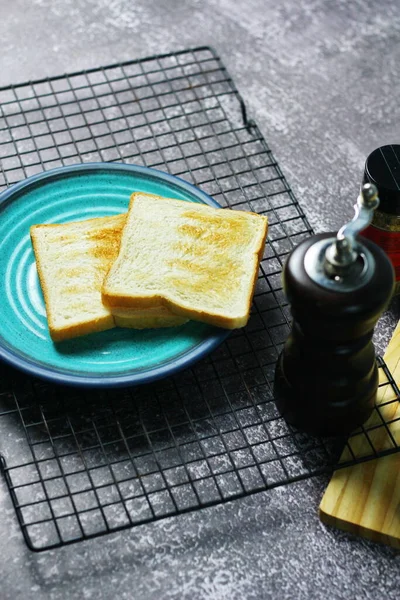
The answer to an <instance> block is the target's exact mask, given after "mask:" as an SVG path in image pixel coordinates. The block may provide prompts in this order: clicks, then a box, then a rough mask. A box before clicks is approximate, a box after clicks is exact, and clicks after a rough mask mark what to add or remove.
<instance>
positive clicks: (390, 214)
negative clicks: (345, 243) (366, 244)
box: [362, 144, 400, 294]
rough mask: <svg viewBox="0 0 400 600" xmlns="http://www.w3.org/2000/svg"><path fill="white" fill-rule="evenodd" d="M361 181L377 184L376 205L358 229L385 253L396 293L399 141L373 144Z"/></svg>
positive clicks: (399, 287)
mask: <svg viewBox="0 0 400 600" xmlns="http://www.w3.org/2000/svg"><path fill="white" fill-rule="evenodd" d="M363 183H373V184H375V185H376V187H377V188H378V194H379V201H380V202H379V207H378V209H377V210H376V211H375V213H374V217H373V220H372V223H371V224H370V225H369V226H368V227H367V229H365V230H364V231H363V233H362V235H364V236H365V237H366V238H368V239H370V240H372V241H373V242H375V243H376V244H378V245H379V246H380V247H381V248H382V250H384V251H385V252H386V254H387V255H388V256H389V258H390V260H391V262H392V265H393V268H394V271H395V277H396V293H397V294H398V293H400V145H397V144H391V145H388V146H381V147H380V148H377V149H376V150H374V151H373V152H371V154H370V155H369V156H368V158H367V160H366V163H365V170H364V180H363Z"/></svg>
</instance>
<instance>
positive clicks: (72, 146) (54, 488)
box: [0, 47, 399, 550]
mask: <svg viewBox="0 0 400 600" xmlns="http://www.w3.org/2000/svg"><path fill="white" fill-rule="evenodd" d="M95 161H119V162H121V161H122V162H126V163H134V164H139V165H145V166H148V167H157V168H160V169H162V170H165V171H168V172H170V173H172V174H174V175H178V176H180V177H183V178H184V179H186V180H187V181H189V182H191V183H193V184H194V185H196V186H199V187H201V188H202V189H203V190H204V191H205V192H207V193H209V194H210V195H212V196H213V197H214V198H215V199H216V200H217V201H218V202H219V203H220V204H221V205H222V206H224V207H230V208H236V209H239V210H252V211H255V212H259V213H262V214H265V215H267V216H268V220H269V235H268V241H267V244H266V247H265V252H264V256H263V259H262V261H261V268H260V273H259V278H258V283H257V288H256V293H255V297H254V305H253V308H252V314H251V318H250V322H249V324H248V326H247V327H246V328H245V329H244V330H240V331H237V332H235V333H233V334H232V335H231V336H230V337H229V339H228V340H227V341H226V342H225V343H224V344H223V345H222V346H221V347H219V348H218V349H217V350H216V351H214V352H213V353H212V355H210V356H209V357H207V358H206V359H204V360H202V361H201V362H200V363H198V364H196V365H195V366H194V367H192V368H190V369H188V370H186V371H184V372H182V373H180V374H178V375H175V376H173V377H170V378H169V379H165V380H162V381H159V382H156V383H153V384H150V385H146V386H142V387H137V388H130V389H125V390H108V391H104V390H102V391H88V390H86V391H80V390H77V389H72V388H67V387H65V388H64V387H60V386H55V385H51V384H49V383H46V382H43V381H40V380H38V379H35V378H32V377H28V376H22V377H21V375H20V374H19V373H17V372H16V371H14V370H13V369H12V368H10V367H8V366H6V365H1V366H0V374H1V383H0V417H1V418H0V435H1V437H0V439H1V444H0V449H1V452H2V459H1V465H2V470H3V473H4V476H5V479H6V482H7V486H8V489H9V491H10V494H11V498H12V501H13V504H14V507H15V509H16V514H17V518H18V520H19V523H20V526H21V529H22V532H23V535H24V537H25V540H26V542H27V544H28V546H29V547H30V548H31V549H32V550H45V549H49V548H54V547H58V546H61V545H64V544H69V543H72V542H76V541H79V540H83V539H87V538H90V537H95V536H98V535H102V534H105V533H109V532H111V531H117V530H120V529H124V528H128V527H132V526H134V525H139V524H142V523H146V522H150V521H155V520H158V519H161V518H165V517H167V516H172V515H177V514H181V513H185V512H188V511H192V510H195V509H199V508H202V507H206V506H212V505H216V504H219V503H222V502H227V501H230V500H233V499H235V498H240V497H243V496H246V495H249V494H252V493H255V492H258V491H262V490H266V489H268V488H272V487H275V486H278V485H282V484H286V483H289V482H293V481H296V480H299V479H304V478H306V477H310V476H312V475H315V474H318V473H322V472H326V471H328V470H330V469H332V467H333V465H334V464H335V463H336V461H337V460H338V457H339V456H340V452H341V450H342V449H343V447H344V446H345V441H344V440H325V439H318V438H312V437H310V436H306V435H304V434H302V433H301V432H298V431H296V430H294V429H293V428H291V427H290V426H288V425H287V424H286V423H285V421H284V420H283V419H282V418H281V417H280V416H279V414H278V412H277V410H276V407H275V403H274V400H273V388H272V381H273V375H274V369H275V363H276V360H277V357H278V355H279V352H280V350H281V349H282V345H283V343H284V341H285V339H286V337H287V335H288V331H289V325H290V314H289V309H288V305H287V303H286V301H285V298H284V296H283V292H282V286H281V269H282V264H283V261H284V260H285V258H286V256H287V255H288V253H289V252H290V250H291V249H292V248H293V247H294V246H295V245H296V244H297V243H299V242H300V241H301V240H302V239H304V238H305V237H306V236H309V235H310V234H311V233H312V230H311V228H310V225H309V224H308V222H307V219H306V218H305V216H304V214H303V212H302V210H301V208H300V206H299V204H298V203H297V201H296V199H295V198H294V196H293V193H292V191H291V190H290V188H289V186H288V184H287V182H286V180H285V178H284V176H283V175H282V172H281V170H280V168H279V166H278V164H277V162H276V160H275V159H274V157H273V155H272V153H271V151H270V149H269V148H268V146H267V144H266V142H265V140H264V138H263V136H262V135H261V132H260V130H259V129H258V127H257V125H256V124H255V123H254V121H250V120H248V118H247V114H246V108H245V105H244V102H243V100H242V99H241V97H240V95H239V93H238V91H237V90H236V88H235V86H234V83H233V81H232V78H231V77H230V75H229V74H228V72H227V70H226V68H225V67H224V65H223V64H222V62H221V60H220V59H219V57H218V55H217V54H216V52H215V51H214V50H213V49H211V48H208V47H201V48H194V49H190V50H183V51H180V52H175V53H171V54H168V55H162V56H161V55H160V56H153V57H150V58H145V59H141V60H134V61H130V62H126V63H120V64H117V65H111V66H107V67H102V68H98V69H89V70H86V71H81V72H79V73H72V74H68V75H63V76H59V77H53V78H46V79H42V80H39V81H34V82H28V83H23V84H18V85H13V86H8V87H4V88H0V191H1V189H4V188H6V187H7V186H9V185H12V184H13V183H15V182H17V181H20V180H21V179H23V178H26V177H28V176H30V175H33V174H35V173H38V172H41V171H43V170H48V169H51V168H54V167H59V166H62V165H68V164H73V163H78V162H95ZM380 367H381V368H380V371H381V376H382V377H381V380H382V383H381V385H382V386H384V387H386V388H387V389H388V390H390V394H388V395H387V396H388V398H389V399H388V400H387V402H386V405H387V404H388V403H396V402H397V396H398V389H397V387H396V384H395V382H394V381H393V378H392V376H391V374H390V373H389V371H388V370H387V368H386V366H385V365H384V363H383V361H380ZM376 411H377V415H378V417H379V418H378V417H377V419H375V421H374V423H373V425H371V427H370V430H368V429H366V428H364V429H362V430H360V431H359V432H357V433H356V434H355V436H356V438H355V439H357V440H358V442H359V439H360V436H361V437H362V440H363V442H364V446H365V444H366V445H367V450H365V449H364V452H363V453H362V454H360V452H358V453H356V452H355V451H354V450H353V448H352V444H351V440H350V441H349V442H348V443H347V445H346V451H347V455H346V454H344V455H343V457H344V458H343V461H342V465H344V464H352V463H354V462H355V461H358V460H367V459H369V458H372V457H375V456H378V455H381V454H384V453H391V452H395V451H397V450H398V449H399V448H398V445H397V443H396V439H395V438H394V437H393V436H391V438H390V436H389V434H390V431H389V427H388V426H389V423H388V419H385V418H384V417H383V416H382V415H381V413H380V412H379V411H380V407H377V408H376ZM382 431H384V432H385V436H386V438H388V439H389V438H390V439H389V442H388V443H387V444H386V445H385V447H384V449H383V450H382V448H381V446H379V448H378V447H377V444H376V443H375V441H376V439H377V438H376V435H377V433H379V435H380V436H381V434H382ZM357 436H358V437H357ZM374 436H375V437H374Z"/></svg>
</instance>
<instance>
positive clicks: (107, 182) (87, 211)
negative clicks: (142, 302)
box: [0, 163, 229, 387]
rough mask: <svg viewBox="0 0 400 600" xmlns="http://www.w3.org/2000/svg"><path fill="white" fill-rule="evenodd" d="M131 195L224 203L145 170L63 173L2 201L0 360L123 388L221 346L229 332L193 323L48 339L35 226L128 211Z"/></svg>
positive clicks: (73, 169)
mask: <svg viewBox="0 0 400 600" xmlns="http://www.w3.org/2000/svg"><path fill="white" fill-rule="evenodd" d="M133 191H143V192H149V193H154V194H159V195H161V196H169V197H173V198H180V199H182V200H187V201H189V202H203V203H206V204H209V205H211V206H216V207H218V206H219V205H218V204H217V203H216V202H215V201H214V200H212V199H211V198H210V197H209V196H207V194H205V193H203V192H201V191H200V190H198V189H197V188H195V187H193V186H192V185H190V184H189V183H187V182H185V181H183V180H181V179H178V178H176V177H173V176H172V175H168V174H166V173H162V172H161V171H156V170H154V169H147V168H145V167H136V166H132V165H123V164H111V163H93V164H85V165H73V166H70V167H63V168H60V169H55V170H53V171H48V172H47V173H42V174H40V175H36V176H34V177H31V178H29V179H26V180H25V181H23V182H21V183H18V184H16V185H14V186H13V187H11V188H10V189H8V190H6V191H5V192H3V193H2V194H1V195H0V295H1V299H2V303H1V319H0V357H1V358H3V359H4V360H6V361H8V362H10V363H11V364H13V365H14V366H16V367H18V368H20V369H22V370H24V371H27V372H29V373H32V374H34V375H37V376H39V377H44V378H46V379H50V380H52V381H55V382H58V383H64V384H65V383H67V384H72V385H80V386H108V387H114V386H124V385H133V384H137V383H145V382H149V381H152V380H154V379H158V378H160V377H165V376H166V375H169V374H171V373H173V372H175V371H177V370H179V369H182V368H184V367H187V366H188V365H189V364H191V363H193V362H194V361H197V360H198V359H200V358H201V357H202V356H204V355H205V354H207V353H208V352H210V351H211V350H212V349H213V348H215V347H216V346H217V345H218V344H220V343H221V342H222V341H223V340H224V339H225V338H226V337H227V335H228V333H229V332H227V331H225V330H221V329H217V328H215V327H211V326H209V325H205V324H202V323H195V322H194V321H190V322H188V323H187V324H185V325H182V326H180V327H174V328H168V329H159V330H157V329H152V330H150V329H148V330H143V331H134V330H130V329H113V330H111V331H105V332H102V333H95V334H92V335H88V336H85V337H82V338H76V339H75V340H71V341H68V342H63V343H61V344H54V343H53V342H52V341H51V339H50V336H49V332H48V328H47V321H46V311H45V306H44V301H43V296H42V292H41V288H40V284H39V280H38V276H37V272H36V265H35V258H34V254H33V250H32V246H31V241H30V237H29V228H30V226H31V225H33V224H37V223H66V222H68V221H77V220H80V219H88V218H92V217H102V216H107V215H114V214H118V213H121V212H124V211H126V210H127V207H128V203H129V197H130V195H131V193H132V192H133Z"/></svg>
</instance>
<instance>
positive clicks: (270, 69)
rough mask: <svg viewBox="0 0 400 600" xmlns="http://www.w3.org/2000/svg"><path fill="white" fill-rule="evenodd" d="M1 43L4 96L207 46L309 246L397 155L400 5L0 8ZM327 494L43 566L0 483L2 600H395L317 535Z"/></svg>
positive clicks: (318, 489)
mask: <svg viewBox="0 0 400 600" xmlns="http://www.w3.org/2000/svg"><path fill="white" fill-rule="evenodd" d="M0 32H1V40H2V50H1V69H0V85H5V84H8V83H14V82H17V81H24V80H27V79H31V78H39V77H42V76H46V75H52V74H58V73H60V72H64V71H71V70H76V69H80V68H85V67H95V66H99V65H101V64H106V63H111V62H113V61H119V60H126V59H131V58H136V57H141V56H146V55H149V54H152V53H154V52H164V51H172V50H177V49H181V48H184V47H187V46H195V45H202V44H212V45H213V46H214V47H215V48H216V49H217V51H218V52H219V54H220V56H221V57H222V59H223V60H224V62H225V64H226V65H227V66H228V68H229V69H230V71H231V73H232V75H233V77H234V79H235V82H236V84H237V87H238V88H239V90H240V91H241V93H242V95H243V96H244V98H245V100H246V103H247V105H248V108H249V113H250V115H251V116H252V117H253V118H254V119H255V120H256V121H257V123H258V124H259V126H260V128H261V130H262V131H263V133H264V135H265V137H266V139H267V141H268V142H269V144H270V145H271V147H272V149H273V151H274V153H275V155H276V157H277V158H278V160H279V162H280V165H281V167H282V169H283V171H284V173H285V175H286V176H287V178H288V180H289V182H290V183H291V185H292V187H293V190H294V192H295V194H296V195H297V197H298V199H299V201H300V203H301V204H302V206H303V208H304V210H305V212H306V213H307V215H308V217H309V219H310V221H311V223H312V225H313V226H314V227H315V229H316V230H318V231H322V230H327V229H336V228H337V227H338V226H339V225H341V224H342V222H343V219H344V218H348V217H350V216H351V215H352V204H353V201H354V199H355V196H356V193H357V188H358V186H359V182H360V177H361V172H362V167H363V163H364V160H365V157H366V155H367V154H368V153H369V152H370V151H371V150H372V149H374V148H375V147H377V146H379V145H383V144H385V143H395V142H397V143H399V142H400V119H399V116H400V107H399V106H400V105H399V102H398V91H399V79H398V64H399V62H400V37H399V34H400V7H399V4H398V2H397V0H381V1H380V2H377V1H376V0H354V1H351V2H348V1H346V0H302V1H299V0H297V1H296V0H284V1H282V2H281V1H279V2H278V1H277V0H275V1H274V0H247V1H246V0H236V1H230V0H153V1H152V0H134V1H132V0H13V1H11V0H0ZM398 316H399V311H398V306H397V303H394V305H393V306H392V307H391V310H390V311H389V313H388V314H387V315H385V317H384V318H383V319H382V321H381V323H380V326H379V330H378V332H377V336H376V340H377V344H378V348H379V349H380V350H381V351H383V349H384V347H385V345H386V343H387V341H388V339H389V338H390V334H391V331H392V329H393V325H394V323H395V321H396V319H397V318H398ZM327 481H328V479H327V478H325V477H320V478H314V479H311V480H308V481H305V482H302V483H299V484H295V485H291V486H285V487H283V488H278V489H276V490H273V491H270V492H268V493H262V494H258V495H256V496H253V497H250V498H248V499H246V500H241V501H237V502H234V503H231V504H228V505H225V506H220V507H217V508H213V509H209V510H204V511H201V512H197V513H193V514H190V515H187V516H182V517H179V518H175V519H169V520H165V521H162V522H159V523H157V524H151V525H148V526H143V527H140V528H136V529H134V530H131V531H126V532H123V533H121V534H114V535H111V536H108V537H103V538H100V539H98V540H95V541H91V542H85V543H81V544H78V545H74V546H71V547H68V548H64V549H60V550H56V551H51V552H47V553H44V554H41V555H36V554H32V553H31V552H30V551H29V550H27V548H26V547H25V545H24V542H23V540H22V536H21V533H20V531H19V527H18V525H17V522H16V518H15V514H14V511H13V508H12V505H11V501H10V498H9V497H8V494H7V491H6V488H5V485H4V482H3V481H2V480H0V507H1V514H2V518H1V520H0V549H1V558H0V564H1V567H0V598H1V599H3V598H4V599H13V600H14V599H24V600H30V599H33V598H34V599H38V598H49V599H50V598H51V599H54V600H55V599H69V598H71V599H78V598H79V599H81V598H85V599H86V598H96V599H99V600H100V599H107V600H108V599H114V598H118V599H125V598H126V599H131V598H135V599H136V598H138V599H139V598H140V599H143V600H147V599H149V600H150V599H151V600H154V599H159V598H166V599H168V598H171V599H172V598H174V599H175V598H176V599H178V598H179V599H180V598H182V599H185V598H192V599H215V600H219V599H221V600H222V599H224V600H225V599H226V600H231V599H236V598H241V599H242V598H243V599H246V600H247V599H249V600H250V599H264V598H265V599H269V598H280V599H288V600H297V599H299V600H303V599H304V600H305V599H307V600H311V599H320V598H321V599H325V598H329V599H332V600H333V599H335V600H336V599H337V600H339V599H347V598H351V599H352V600H353V599H354V600H355V599H364V598H366V599H381V598H387V599H389V600H390V599H397V598H398V597H399V587H400V568H399V567H400V558H399V555H398V553H396V552H395V551H393V550H391V549H389V548H386V547H384V546H379V545H377V544H372V543H369V542H366V541H364V540H361V539H358V538H355V537H351V536H349V535H347V534H344V533H341V532H338V531H334V530H331V529H329V528H326V527H325V526H323V525H322V524H321V523H320V522H319V520H318V516H317V509H318V504H319V501H320V498H321V496H322V494H323V491H324V489H325V486H326V484H327Z"/></svg>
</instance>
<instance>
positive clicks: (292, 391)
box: [275, 184, 394, 435]
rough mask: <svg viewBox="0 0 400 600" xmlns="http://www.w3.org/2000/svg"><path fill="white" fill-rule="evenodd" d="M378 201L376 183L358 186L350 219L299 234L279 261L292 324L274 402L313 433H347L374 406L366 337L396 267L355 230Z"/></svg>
mask: <svg viewBox="0 0 400 600" xmlns="http://www.w3.org/2000/svg"><path fill="white" fill-rule="evenodd" d="M378 204H379V199H378V195H377V190H376V187H375V186H374V185H372V184H366V185H364V186H363V187H362V189H361V192H360V195H359V197H358V199H357V202H356V205H355V216H354V218H353V220H352V221H351V222H350V223H348V224H347V225H344V226H343V227H342V228H341V229H340V230H339V232H338V233H337V234H336V235H335V234H333V233H327V234H319V235H316V236H313V237H311V238H309V239H307V240H304V241H303V242H301V243H300V244H299V245H298V246H297V247H296V248H295V249H294V250H293V251H292V252H291V254H290V255H289V257H288V260H287V262H286V264H285V266H284V270H283V287H284V292H285V294H286V297H287V298H288V300H289V302H290V304H291V312H292V316H293V323H292V330H291V332H290V335H289V337H288V339H287V341H286V343H285V346H284V348H283V350H282V352H281V355H280V357H279V360H278V363H277V367H276V371H275V400H276V404H277V407H278V409H279V411H280V413H281V414H282V416H284V417H285V418H286V420H287V421H288V422H289V423H291V424H292V425H295V426H296V427H298V428H300V429H303V430H306V431H308V432H310V433H313V434H317V435H319V434H322V435H337V434H345V433H349V432H350V431H351V430H353V429H354V428H356V427H359V426H360V425H361V424H362V423H363V422H364V421H365V420H366V419H367V418H368V416H369V415H370V413H371V411H372V409H373V406H374V402H375V398H376V392H377V387H378V370H377V365H376V358H375V351H374V347H373V345H372V341H371V339H372V334H373V329H374V326H375V324H376V322H377V320H378V318H379V317H380V315H381V314H382V312H383V310H384V309H385V308H386V307H387V305H388V303H389V301H390V298H391V295H392V292H393V287H394V273H393V268H392V266H391V263H390V261H389V259H388V257H387V256H386V254H385V253H384V252H383V251H382V250H381V248H379V247H378V246H377V245H376V244H374V243H373V242H370V241H369V240H366V239H363V241H360V239H359V238H358V237H357V236H358V234H359V233H360V232H361V231H362V230H363V229H364V228H365V227H367V225H368V224H369V223H370V221H371V219H372V216H373V212H374V210H375V209H376V207H377V206H378Z"/></svg>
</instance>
